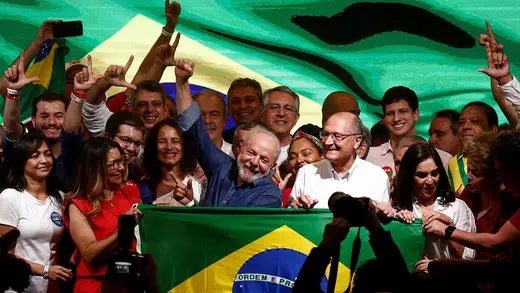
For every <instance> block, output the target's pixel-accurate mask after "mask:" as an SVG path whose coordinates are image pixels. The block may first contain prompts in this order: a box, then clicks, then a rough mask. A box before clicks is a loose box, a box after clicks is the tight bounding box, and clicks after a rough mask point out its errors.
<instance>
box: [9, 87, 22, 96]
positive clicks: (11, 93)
mask: <svg viewBox="0 0 520 293" xmlns="http://www.w3.org/2000/svg"><path fill="white" fill-rule="evenodd" d="M7 93H8V94H9V95H12V96H19V95H20V92H19V91H18V90H13V89H10V88H8V89H7Z"/></svg>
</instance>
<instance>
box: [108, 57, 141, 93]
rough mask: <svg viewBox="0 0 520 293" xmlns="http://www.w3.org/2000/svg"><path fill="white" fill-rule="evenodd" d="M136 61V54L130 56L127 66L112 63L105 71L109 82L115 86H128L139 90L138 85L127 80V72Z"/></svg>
mask: <svg viewBox="0 0 520 293" xmlns="http://www.w3.org/2000/svg"><path fill="white" fill-rule="evenodd" d="M133 61H134V55H132V56H130V59H128V62H126V65H125V66H118V65H110V66H109V67H108V68H107V71H106V72H105V78H106V80H107V81H108V83H109V84H111V85H113V86H121V87H127V88H129V89H133V90H137V87H136V86H135V85H133V84H131V83H128V82H127V81H126V73H127V72H128V69H129V68H130V65H132V62H133Z"/></svg>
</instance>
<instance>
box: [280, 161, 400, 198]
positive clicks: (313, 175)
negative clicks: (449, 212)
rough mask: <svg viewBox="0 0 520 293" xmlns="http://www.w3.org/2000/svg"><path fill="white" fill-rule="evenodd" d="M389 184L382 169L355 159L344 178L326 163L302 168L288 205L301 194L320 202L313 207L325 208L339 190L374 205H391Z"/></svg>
mask: <svg viewBox="0 0 520 293" xmlns="http://www.w3.org/2000/svg"><path fill="white" fill-rule="evenodd" d="M389 190H390V183H389V181H388V175H386V173H385V172H384V171H383V169H381V168H379V167H378V166H376V165H374V164H372V163H369V162H367V161H365V160H363V159H361V158H359V157H356V159H355V161H354V164H353V165H352V167H350V170H348V172H346V173H345V175H343V176H341V177H340V176H339V174H338V173H337V172H336V170H334V168H332V164H331V163H330V162H329V161H328V160H322V161H319V162H316V163H314V164H308V165H305V166H303V167H302V168H301V169H300V170H299V171H298V174H297V175H296V181H295V182H294V187H293V189H292V192H291V198H290V199H289V203H290V202H291V201H292V200H294V199H296V198H298V197H300V196H303V195H308V196H310V197H311V198H312V199H318V200H319V202H318V203H317V204H316V205H315V206H314V207H315V208H328V201H329V197H330V196H331V195H332V194H333V193H334V192H336V191H341V192H344V193H346V194H349V195H351V196H352V197H364V196H365V197H368V198H370V199H372V200H373V201H375V202H376V203H381V202H386V203H389V202H390V197H389V193H388V191H389Z"/></svg>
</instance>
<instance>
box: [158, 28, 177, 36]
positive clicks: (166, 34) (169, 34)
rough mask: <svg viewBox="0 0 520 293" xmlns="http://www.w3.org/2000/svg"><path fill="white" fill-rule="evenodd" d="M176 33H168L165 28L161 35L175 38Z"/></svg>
mask: <svg viewBox="0 0 520 293" xmlns="http://www.w3.org/2000/svg"><path fill="white" fill-rule="evenodd" d="M174 33H175V32H173V33H169V32H167V31H166V30H165V29H164V27H163V29H162V32H161V34H162V35H163V36H166V37H171V36H173V34H174Z"/></svg>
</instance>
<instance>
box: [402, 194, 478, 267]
mask: <svg viewBox="0 0 520 293" xmlns="http://www.w3.org/2000/svg"><path fill="white" fill-rule="evenodd" d="M440 200H441V198H440V197H439V198H437V200H436V201H435V205H434V207H433V210H434V211H436V212H439V213H442V214H445V215H446V216H448V217H450V218H451V219H452V220H453V223H455V227H456V228H457V229H459V230H462V231H466V232H470V233H475V232H476V231H477V227H476V225H475V217H474V216H473V213H472V212H471V210H470V208H469V207H468V206H467V205H466V203H465V202H464V201H462V200H460V199H458V198H456V199H455V201H454V202H451V203H448V204H446V205H441V204H440ZM412 212H413V214H414V216H415V217H417V218H422V212H421V209H420V207H419V204H418V202H417V200H415V201H414V203H413V211H412ZM424 255H425V256H426V257H428V258H429V259H440V258H453V256H452V254H451V252H450V249H449V240H448V239H446V238H445V237H441V236H435V235H427V236H426V241H425V243H424ZM462 258H465V259H473V258H475V250H474V249H470V248H467V247H466V248H464V254H463V256H462Z"/></svg>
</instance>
